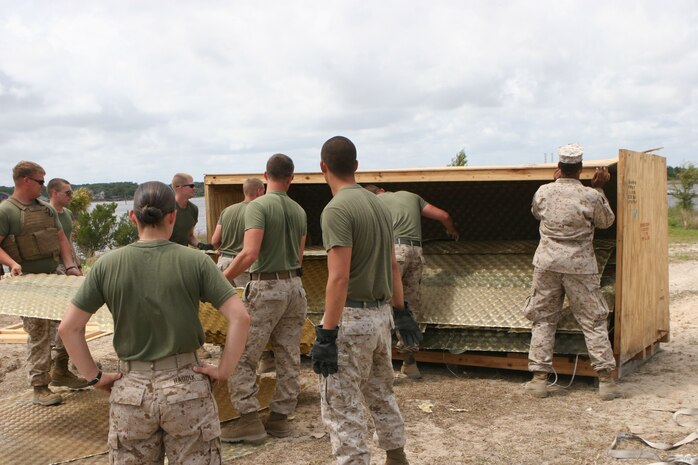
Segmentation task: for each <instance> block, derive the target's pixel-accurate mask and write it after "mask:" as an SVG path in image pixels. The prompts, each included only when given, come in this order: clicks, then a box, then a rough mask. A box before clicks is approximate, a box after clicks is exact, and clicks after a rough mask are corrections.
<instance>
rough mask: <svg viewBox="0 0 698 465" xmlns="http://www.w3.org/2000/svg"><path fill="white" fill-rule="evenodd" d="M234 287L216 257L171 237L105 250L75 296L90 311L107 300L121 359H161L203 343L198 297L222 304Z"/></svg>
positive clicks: (94, 310)
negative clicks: (219, 266)
mask: <svg viewBox="0 0 698 465" xmlns="http://www.w3.org/2000/svg"><path fill="white" fill-rule="evenodd" d="M233 294H235V289H234V288H233V287H232V285H231V284H230V283H229V282H228V280H226V279H225V277H224V276H223V274H222V273H221V272H220V270H218V268H216V266H215V264H214V263H213V261H212V260H211V259H210V258H209V257H207V256H206V255H204V254H201V253H199V252H198V251H196V250H194V249H189V248H184V247H180V246H178V245H176V244H174V243H172V242H169V241H156V242H135V243H133V244H130V245H127V246H125V247H122V248H120V249H117V250H114V251H112V252H109V253H107V254H105V255H103V256H102V257H101V258H99V260H97V262H96V263H95V265H94V266H93V267H92V269H91V270H90V272H89V273H88V274H87V277H86V278H85V281H84V282H83V283H82V285H81V286H80V289H78V292H77V293H76V294H75V296H74V297H73V300H72V302H73V304H74V305H75V306H77V307H78V308H79V309H81V310H84V311H86V312H89V313H94V312H96V311H97V310H98V309H99V308H100V307H101V306H102V305H104V304H106V305H107V307H108V308H109V310H110V311H111V313H112V317H113V318H114V349H115V350H116V353H117V355H118V356H119V358H120V359H121V360H144V361H149V360H157V359H160V358H163V357H167V356H169V355H175V354H180V353H186V352H193V351H195V350H196V349H198V348H199V347H200V346H201V345H202V344H203V343H204V339H205V338H204V331H203V328H202V327H201V323H200V321H199V301H200V300H203V301H207V302H211V304H212V305H213V306H214V307H216V308H219V307H220V306H221V305H222V304H223V303H224V302H225V301H226V300H228V299H229V298H230V297H231V296H232V295H233Z"/></svg>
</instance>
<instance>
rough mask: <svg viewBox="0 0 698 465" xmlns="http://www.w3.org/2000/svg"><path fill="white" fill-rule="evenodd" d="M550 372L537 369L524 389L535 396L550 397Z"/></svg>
mask: <svg viewBox="0 0 698 465" xmlns="http://www.w3.org/2000/svg"><path fill="white" fill-rule="evenodd" d="M547 386H548V374H547V373H546V372H544V371H535V372H534V373H533V378H532V379H531V381H529V382H528V383H526V384H525V385H524V389H525V390H526V391H527V392H528V393H529V394H531V395H532V396H533V397H538V398H539V399H543V398H544V397H548V387H547Z"/></svg>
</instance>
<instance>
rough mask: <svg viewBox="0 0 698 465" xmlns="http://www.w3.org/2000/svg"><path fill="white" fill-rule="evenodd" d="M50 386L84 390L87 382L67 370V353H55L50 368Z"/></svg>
mask: <svg viewBox="0 0 698 465" xmlns="http://www.w3.org/2000/svg"><path fill="white" fill-rule="evenodd" d="M51 386H65V387H67V388H70V389H84V388H86V387H87V380H86V379H85V378H82V377H80V376H76V375H75V374H73V372H72V371H70V369H69V368H68V353H67V352H63V351H57V352H56V358H54V359H53V366H52V367H51Z"/></svg>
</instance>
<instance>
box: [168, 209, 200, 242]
mask: <svg viewBox="0 0 698 465" xmlns="http://www.w3.org/2000/svg"><path fill="white" fill-rule="evenodd" d="M197 221H199V207H197V206H196V205H194V204H193V203H191V201H189V200H187V206H186V207H185V208H181V207H180V206H179V204H177V218H176V219H175V224H174V228H172V236H170V241H172V242H175V243H177V244H179V245H184V246H187V245H189V231H191V230H192V228H193V227H194V226H195V225H196V222H197Z"/></svg>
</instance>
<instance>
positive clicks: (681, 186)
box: [669, 163, 698, 229]
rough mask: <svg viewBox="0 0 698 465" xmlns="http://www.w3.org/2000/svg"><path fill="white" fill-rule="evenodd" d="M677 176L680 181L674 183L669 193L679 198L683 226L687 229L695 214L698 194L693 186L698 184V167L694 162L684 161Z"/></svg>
mask: <svg viewBox="0 0 698 465" xmlns="http://www.w3.org/2000/svg"><path fill="white" fill-rule="evenodd" d="M676 177H677V179H678V182H676V183H674V184H673V186H672V187H671V190H670V191H669V194H670V195H671V196H673V197H675V198H676V200H678V205H677V206H678V207H679V208H680V209H681V217H682V222H683V227H684V229H687V228H688V224H689V222H690V219H691V216H692V215H693V199H694V198H695V197H696V196H697V195H698V194H696V193H695V192H693V187H694V186H695V185H696V184H698V168H696V167H695V166H694V165H693V163H684V165H683V167H682V169H681V170H680V171H678V172H677V176H676Z"/></svg>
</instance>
